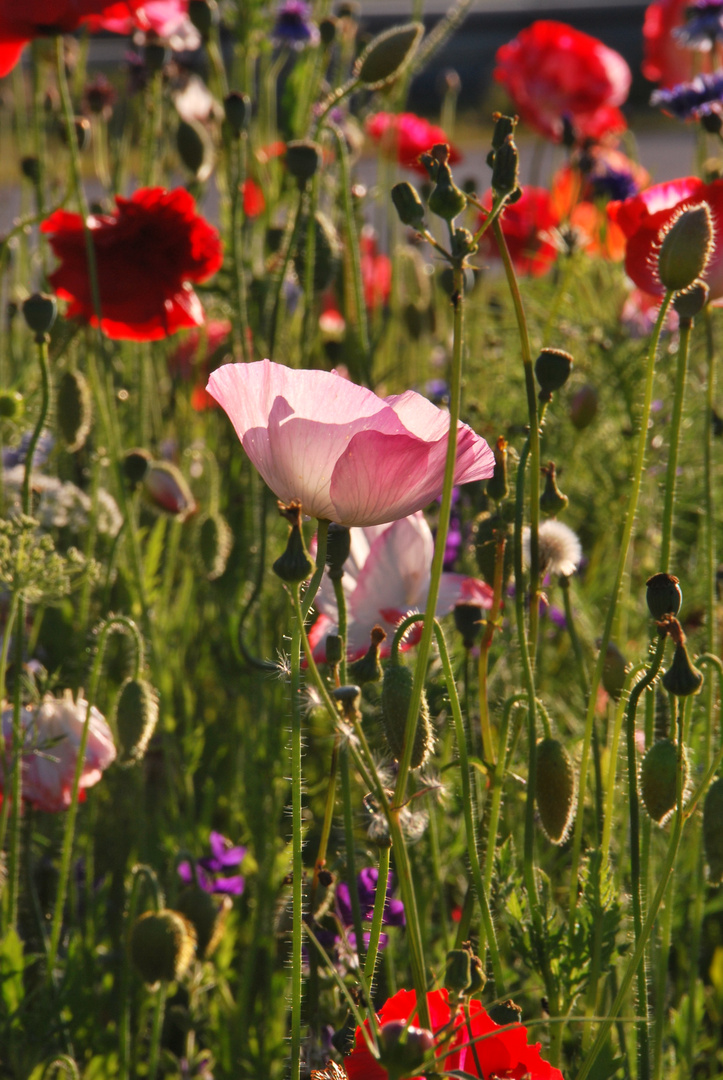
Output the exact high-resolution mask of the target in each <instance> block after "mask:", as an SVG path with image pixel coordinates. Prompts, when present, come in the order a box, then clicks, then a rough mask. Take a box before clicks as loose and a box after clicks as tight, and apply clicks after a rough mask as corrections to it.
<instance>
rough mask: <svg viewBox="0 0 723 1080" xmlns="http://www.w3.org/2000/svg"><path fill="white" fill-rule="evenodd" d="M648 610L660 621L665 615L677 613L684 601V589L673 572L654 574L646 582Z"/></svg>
mask: <svg viewBox="0 0 723 1080" xmlns="http://www.w3.org/2000/svg"><path fill="white" fill-rule="evenodd" d="M645 585H646V593H645V598H646V600H647V603H648V611H649V612H650V614H651V616H652V618H653V619H655V620H656V622H658V621H659V620H660V619H662V618H663V617H664V616H665V615H677V614H678V612H679V611H680V605H681V604H682V603H683V590H682V589H681V587H680V582H679V581H678V579H677V577H675V576H674V575H673V574H653V576H652V577H649V578H648V580H647V581H646V582H645Z"/></svg>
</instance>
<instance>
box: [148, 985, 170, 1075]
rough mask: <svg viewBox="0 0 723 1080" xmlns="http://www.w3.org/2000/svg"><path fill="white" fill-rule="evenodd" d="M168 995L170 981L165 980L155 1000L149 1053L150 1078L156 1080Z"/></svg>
mask: <svg viewBox="0 0 723 1080" xmlns="http://www.w3.org/2000/svg"><path fill="white" fill-rule="evenodd" d="M167 996H168V983H167V982H165V981H163V982H162V983H161V984H160V986H159V987H158V989H157V990H156V992H155V1001H154V1003H153V1022H152V1026H151V1039H150V1050H149V1054H148V1073H147V1076H148V1080H156V1076H157V1074H158V1063H159V1061H160V1056H161V1032H162V1030H163V1017H164V1016H165V1013H166V998H167Z"/></svg>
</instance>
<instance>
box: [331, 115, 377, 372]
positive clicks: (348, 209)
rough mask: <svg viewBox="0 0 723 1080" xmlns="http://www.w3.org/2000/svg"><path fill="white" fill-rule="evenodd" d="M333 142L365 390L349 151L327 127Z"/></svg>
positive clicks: (366, 351) (365, 339)
mask: <svg viewBox="0 0 723 1080" xmlns="http://www.w3.org/2000/svg"><path fill="white" fill-rule="evenodd" d="M329 127H330V130H331V132H332V134H333V135H334V138H335V139H336V148H337V154H338V157H339V187H340V190H341V197H342V199H343V202H344V222H345V226H346V240H347V250H348V252H349V269H350V272H351V279H352V290H353V295H354V308H355V319H354V323H355V329H356V331H357V334H358V337H359V350H360V353H361V355H362V357H363V363H364V378H365V381H366V383H367V385H368V386H371V380H372V371H371V363H372V357H371V346H370V344H369V316H368V313H367V306H366V301H365V299H364V285H363V282H362V274H361V254H360V251H359V235H358V233H357V227H356V215H355V213H354V207H353V205H352V197H351V187H352V184H351V176H350V170H349V151H348V150H347V147H346V141H345V139H344V136H343V134H342V133H341V131H340V130H339V128H338V127H337V126H336V125H334V124H330V125H329Z"/></svg>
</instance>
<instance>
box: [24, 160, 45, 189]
mask: <svg viewBox="0 0 723 1080" xmlns="http://www.w3.org/2000/svg"><path fill="white" fill-rule="evenodd" d="M20 171H21V172H22V174H23V176H24V177H25V178H26V180H30V181H32V183H33V184H37V183H39V182H40V162H39V161H38V159H37V158H36V157H24V158H21V159H20Z"/></svg>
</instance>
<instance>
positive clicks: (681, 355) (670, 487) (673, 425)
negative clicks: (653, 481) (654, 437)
mask: <svg viewBox="0 0 723 1080" xmlns="http://www.w3.org/2000/svg"><path fill="white" fill-rule="evenodd" d="M692 327H693V322H692V320H691V319H681V320H680V330H679V338H678V364H677V367H676V372H675V393H674V395H673V415H672V417H671V419H670V450H669V451H668V467H667V470H666V474H665V501H664V504H663V522H662V540H661V545H660V569H661V571H663V572H664V573H668V571H669V569H670V552H671V547H672V542H673V508H674V505H675V486H676V479H677V471H678V448H679V444H680V424H681V420H682V417H683V401H684V398H685V380H686V375H687V372H688V353H689V350H690V334H691V330H692Z"/></svg>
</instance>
